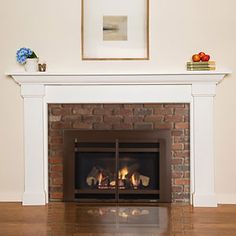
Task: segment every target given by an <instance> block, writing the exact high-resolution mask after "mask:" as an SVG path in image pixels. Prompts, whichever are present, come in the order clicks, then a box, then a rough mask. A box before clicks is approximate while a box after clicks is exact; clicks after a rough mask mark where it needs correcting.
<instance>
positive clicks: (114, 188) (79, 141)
mask: <svg viewBox="0 0 236 236" xmlns="http://www.w3.org/2000/svg"><path fill="white" fill-rule="evenodd" d="M64 145H65V146H64V150H65V155H64V178H63V180H64V183H63V186H64V200H65V201H78V202H98V201H102V202H104V201H107V202H171V161H170V160H171V133H170V131H169V130H159V131H131V130H129V131H81V130H65V131H64Z"/></svg>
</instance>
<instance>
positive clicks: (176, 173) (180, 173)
mask: <svg viewBox="0 0 236 236" xmlns="http://www.w3.org/2000/svg"><path fill="white" fill-rule="evenodd" d="M183 176H184V173H183V171H172V178H182V177H183Z"/></svg>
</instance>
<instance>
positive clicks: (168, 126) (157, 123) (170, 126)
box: [154, 122, 174, 129]
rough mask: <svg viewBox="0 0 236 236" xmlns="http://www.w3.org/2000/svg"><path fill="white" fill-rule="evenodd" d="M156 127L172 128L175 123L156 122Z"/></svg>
mask: <svg viewBox="0 0 236 236" xmlns="http://www.w3.org/2000/svg"><path fill="white" fill-rule="evenodd" d="M154 125H155V126H154V127H155V129H172V128H173V126H174V124H173V123H170V122H168V123H167V122H163V123H162V122H155V124H154Z"/></svg>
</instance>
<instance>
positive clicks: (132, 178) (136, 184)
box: [131, 174, 139, 187]
mask: <svg viewBox="0 0 236 236" xmlns="http://www.w3.org/2000/svg"><path fill="white" fill-rule="evenodd" d="M131 183H132V185H133V186H134V187H137V186H138V185H139V179H138V178H137V177H136V176H135V175H134V174H132V176H131Z"/></svg>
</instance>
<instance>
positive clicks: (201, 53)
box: [198, 52, 206, 59]
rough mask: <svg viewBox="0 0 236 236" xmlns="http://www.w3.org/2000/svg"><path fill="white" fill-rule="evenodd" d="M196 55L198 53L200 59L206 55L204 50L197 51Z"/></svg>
mask: <svg viewBox="0 0 236 236" xmlns="http://www.w3.org/2000/svg"><path fill="white" fill-rule="evenodd" d="M198 55H199V56H200V58H201V59H202V58H203V57H204V56H205V55H206V53H205V52H199V53H198Z"/></svg>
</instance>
